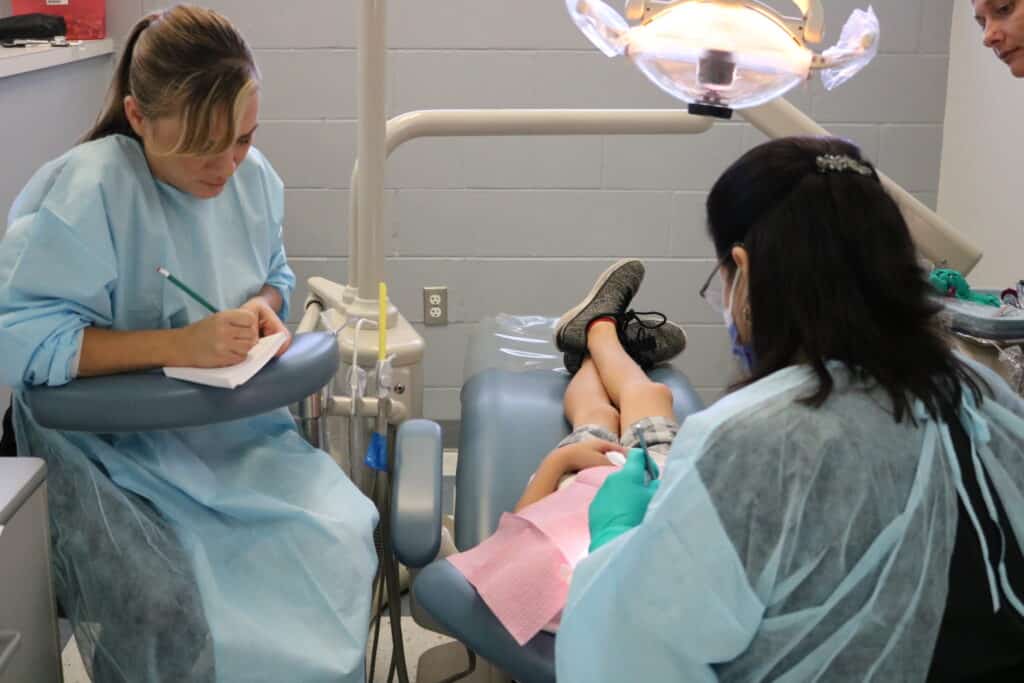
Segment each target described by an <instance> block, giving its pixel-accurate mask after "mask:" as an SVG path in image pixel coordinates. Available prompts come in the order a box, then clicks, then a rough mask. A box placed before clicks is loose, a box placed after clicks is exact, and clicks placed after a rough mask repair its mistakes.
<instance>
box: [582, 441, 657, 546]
mask: <svg viewBox="0 0 1024 683" xmlns="http://www.w3.org/2000/svg"><path fill="white" fill-rule="evenodd" d="M645 463H646V464H647V465H648V466H649V467H650V468H651V472H652V473H653V474H654V477H655V478H654V480H653V481H648V480H647V479H648V475H647V470H646V468H645ZM657 477H658V466H657V465H656V464H655V463H654V461H653V460H650V459H649V458H648V457H647V456H646V455H645V453H644V451H643V450H642V449H639V448H633V449H631V450H630V451H629V457H628V458H627V459H626V464H625V465H624V466H623V467H622V469H621V470H619V471H618V472H615V473H613V474H610V475H608V478H607V479H605V480H604V484H603V485H602V486H601V488H600V489H599V490H598V492H597V495H596V496H594V500H593V501H591V503H590V513H589V523H590V552H594V551H595V550H597V549H598V548H600V547H601V546H603V545H604V544H605V543H608V542H609V541H612V540H614V539H615V538H617V537H618V536H620V535H622V534H624V533H626V532H627V531H629V530H630V529H632V528H633V527H635V526H639V525H640V522H642V521H644V515H645V514H646V513H647V506H648V505H649V504H650V502H651V498H653V497H654V494H655V492H656V491H657V490H658V485H659V484H660V483H661V481H660V480H659V479H658V478H657Z"/></svg>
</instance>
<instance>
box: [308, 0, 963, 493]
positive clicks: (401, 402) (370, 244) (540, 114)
mask: <svg viewBox="0 0 1024 683" xmlns="http://www.w3.org/2000/svg"><path fill="white" fill-rule="evenodd" d="M569 2H570V3H573V2H575V0H569ZM794 2H795V4H796V5H797V6H798V7H799V9H800V11H801V13H802V16H801V17H800V18H798V19H786V18H779V19H778V20H777V21H776V23H780V22H781V23H783V24H785V25H786V26H787V27H789V30H790V32H791V33H794V34H799V35H800V36H801V40H802V39H807V40H809V41H811V42H817V41H818V40H820V38H821V34H822V28H823V25H824V19H823V16H822V7H821V3H820V1H819V0H794ZM686 3H701V4H704V5H720V6H723V7H730V8H732V9H735V8H736V7H738V6H742V7H750V6H751V5H758V6H760V3H756V2H753V0H661V1H652V0H629V2H627V3H626V19H629V20H631V21H634V22H640V23H641V24H642V23H643V22H645V21H648V20H650V19H651V18H652V17H655V16H656V15H657V14H658V13H660V12H665V11H667V10H668V9H672V8H675V7H676V6H678V5H681V4H686ZM587 4H588V0H579V2H578V3H577V6H579V7H583V6H584V5H587ZM601 4H603V3H601ZM385 5H386V0H360V2H359V31H360V32H359V124H358V131H359V132H358V152H357V156H358V162H357V164H356V168H355V169H354V170H353V173H352V183H351V195H350V196H351V199H350V214H349V216H350V223H349V226H350V227H349V229H350V231H349V252H348V253H349V262H348V282H347V283H346V284H344V285H342V284H339V283H335V282H332V281H330V280H327V279H325V278H321V277H314V278H311V279H310V280H309V288H310V292H311V294H310V297H309V300H308V301H307V302H306V313H305V315H304V316H303V318H302V321H301V322H300V324H299V328H298V331H299V332H305V331H310V330H313V329H315V328H317V327H318V325H321V321H323V323H322V324H323V325H324V326H327V327H329V328H331V329H335V330H337V331H338V335H337V336H338V343H339V345H340V346H341V352H342V358H343V359H350V358H352V357H353V352H354V351H355V352H357V353H356V355H358V357H359V358H360V359H362V360H360V361H359V364H360V365H361V366H362V367H363V368H364V369H365V370H367V371H368V372H369V371H372V369H373V367H374V365H375V361H376V358H377V344H378V341H377V340H378V335H377V332H376V327H377V324H378V323H379V322H380V321H378V317H379V312H378V310H379V302H378V299H377V291H378V283H379V282H380V281H382V280H384V279H385V278H384V264H385V259H384V253H385V252H384V243H385V241H386V240H387V239H388V235H387V234H386V233H385V229H384V225H383V221H382V215H383V206H384V197H385V194H384V171H385V164H386V161H387V158H388V156H389V155H390V154H391V153H392V152H393V151H394V150H395V149H397V148H398V147H399V146H400V145H402V144H404V143H405V142H408V141H410V140H414V139H417V138H423V137H465V136H513V135H515V136H539V135H652V134H679V135H683V134H698V133H702V132H705V131H707V130H708V129H710V128H711V127H712V126H713V125H714V123H715V119H714V118H708V117H704V116H695V115H692V114H689V113H687V112H686V111H683V110H668V109H665V110H662V109H659V110H631V109H616V110H577V109H477V110H428V111H414V112H407V113H404V114H401V115H399V116H396V117H395V118H393V119H391V120H387V117H386V108H385V89H384V88H383V87H382V84H384V83H387V82H388V80H387V73H386V58H387V53H386V35H385V34H386V31H385V28H386V9H385ZM571 9H572V6H571V5H570V10H571ZM755 9H756V8H755ZM759 11H760V10H759ZM765 11H766V12H772V13H774V10H770V8H766V9H765ZM616 16H618V15H616ZM620 18H621V17H620ZM621 25H622V26H626V25H627V24H626V20H625V19H622V24H621ZM588 37H589V35H588ZM606 54H608V52H607V51H606ZM620 54H621V52H620ZM826 54H827V53H826ZM816 58H817V56H816ZM737 68H738V67H737ZM816 68H819V69H824V68H827V64H824V63H823V62H820V61H819V62H817V63H816ZM648 75H649V74H648ZM677 96H678V95H677ZM734 108H736V109H737V111H738V112H739V114H740V115H741V116H743V118H745V119H746V120H747V121H749V122H750V123H751V124H752V125H753V126H754V127H756V128H757V129H758V130H760V131H761V132H762V133H764V134H765V135H767V136H768V137H769V138H779V137H785V136H792V135H810V136H821V135H828V131H827V130H825V129H824V128H822V127H821V126H819V125H818V124H817V123H815V122H814V121H813V120H812V119H810V118H809V117H808V116H806V115H805V114H804V113H802V112H801V111H800V110H798V109H797V108H796V107H794V106H793V105H792V104H790V103H789V102H788V101H786V100H784V99H781V98H776V99H772V100H770V101H767V102H765V103H762V104H759V105H758V106H754V107H751V108H741V107H734ZM880 175H881V174H880ZM881 177H882V182H883V184H884V185H885V187H886V189H887V190H888V191H889V193H890V194H891V195H892V196H893V197H894V198H895V199H896V201H897V203H898V204H899V205H900V207H901V209H902V211H903V213H904V215H905V217H906V219H907V222H908V224H909V227H910V231H911V234H912V236H913V238H914V240H915V242H916V244H917V245H918V247H919V249H920V251H921V253H922V255H923V256H924V257H925V258H927V259H928V260H929V261H931V262H933V263H936V264H942V265H945V266H947V267H950V268H955V269H957V270H960V271H962V272H964V273H965V274H966V273H968V272H970V271H971V269H973V268H974V266H975V265H976V264H977V263H978V261H979V260H980V259H981V252H980V250H979V249H978V248H977V247H976V246H975V245H974V244H972V243H971V242H970V241H969V240H967V239H966V238H965V237H963V236H962V235H960V234H959V233H957V232H956V231H955V230H954V229H953V228H952V227H951V226H950V225H949V224H948V223H946V222H945V221H944V220H943V219H942V218H941V217H939V216H938V215H937V214H936V213H935V212H934V211H932V210H931V209H929V208H927V207H926V206H925V205H924V204H922V203H921V202H920V201H918V200H917V199H916V198H914V197H913V196H912V195H910V194H909V193H908V192H907V191H906V190H904V189H903V188H902V187H900V186H899V185H897V184H896V183H894V182H893V181H892V180H890V179H889V178H888V177H886V176H884V175H882V176H881ZM357 320H368V321H371V322H372V323H374V324H371V325H368V326H366V329H365V331H363V332H360V333H357V332H356V328H355V323H356V321H357ZM384 322H385V324H386V325H387V328H388V349H387V353H388V355H389V356H392V357H393V366H394V376H393V380H392V386H391V398H390V399H389V400H390V405H391V410H390V411H389V420H390V422H391V424H392V425H396V424H398V423H400V422H401V421H403V420H405V419H408V418H410V417H418V416H421V415H422V414H423V406H422V402H423V369H422V358H423V353H424V340H423V338H422V337H421V336H420V335H419V334H418V333H417V332H416V330H415V329H414V328H413V327H412V325H411V324H410V323H409V322H408V321H407V320H406V319H405V318H404V317H403V316H402V315H401V313H400V312H399V311H398V310H397V309H396V308H395V307H394V306H393V305H390V304H389V306H388V309H387V320H386V321H384ZM346 362H347V361H346ZM346 371H347V366H345V365H344V364H343V367H342V370H341V371H340V372H339V375H338V379H339V380H340V381H339V382H338V385H339V386H347V385H346V383H345V382H344V378H345V373H346ZM375 381H376V380H375V378H371V380H370V382H371V384H372V383H373V382H375ZM366 393H367V395H369V396H376V395H377V394H376V392H375V391H374V390H373V389H372V388H369V387H368V388H367V392H366ZM377 407H378V406H377V399H375V398H365V397H363V396H344V395H334V394H333V388H332V387H331V386H328V387H326V388H325V389H324V391H323V392H321V393H320V394H318V395H315V396H312V397H310V398H308V399H307V400H306V401H304V403H303V404H302V406H300V417H301V420H302V423H303V426H304V430H305V432H306V435H307V437H309V438H310V439H311V440H313V442H314V443H316V444H318V445H321V446H322V447H323V448H325V450H327V451H328V452H330V453H331V455H332V457H334V458H335V459H336V460H337V461H338V462H339V463H344V462H345V461H347V463H348V465H347V467H346V469H349V470H350V471H349V474H350V476H352V478H353V480H354V481H355V482H356V484H357V485H359V486H360V487H361V488H363V490H364V491H365V492H367V493H369V491H368V490H367V486H368V483H367V482H368V481H370V479H369V478H368V476H369V475H367V473H366V471H367V470H368V468H366V467H365V466H363V465H362V458H363V452H362V451H363V450H364V449H365V444H366V442H367V439H368V435H369V432H370V430H371V429H372V423H371V420H372V419H373V418H374V417H376V415H377V412H378V411H377ZM350 415H355V416H356V417H355V418H352V420H351V422H350V430H353V433H351V434H350V438H349V439H347V440H342V441H347V442H348V443H342V444H340V445H338V444H332V443H330V441H331V439H330V433H329V430H328V429H327V426H326V422H325V419H324V418H327V417H328V416H333V417H349V416H350ZM356 430H358V433H355V432H356ZM332 446H333V447H332ZM346 450H347V451H350V452H348V453H345V451H346ZM343 466H345V465H344V464H343ZM360 468H362V471H358V470H360Z"/></svg>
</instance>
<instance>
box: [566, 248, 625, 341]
mask: <svg viewBox="0 0 1024 683" xmlns="http://www.w3.org/2000/svg"><path fill="white" fill-rule="evenodd" d="M643 280H644V264H643V262H641V261H639V260H637V259H623V260H621V261H619V262H617V263H613V264H612V265H611V266H610V267H609V268H608V269H607V270H605V271H604V272H603V273H601V276H600V277H598V278H597V282H595V283H594V286H593V287H592V288H591V289H590V293H589V294H587V296H586V297H585V298H584V299H583V301H581V302H580V303H578V304H577V305H576V306H574V307H573V308H572V309H570V310H569V311H568V312H566V314H565V315H563V316H562V317H561V318H559V319H558V324H557V325H555V346H557V347H558V350H559V351H563V352H574V353H584V352H586V350H587V326H588V325H589V324H590V323H591V322H592V321H593V320H595V319H597V318H602V317H605V316H610V317H615V316H618V315H620V314H622V313H625V312H626V308H627V307H628V306H629V303H630V302H631V301H632V300H633V297H634V296H636V292H637V290H638V289H640V283H641V282H643Z"/></svg>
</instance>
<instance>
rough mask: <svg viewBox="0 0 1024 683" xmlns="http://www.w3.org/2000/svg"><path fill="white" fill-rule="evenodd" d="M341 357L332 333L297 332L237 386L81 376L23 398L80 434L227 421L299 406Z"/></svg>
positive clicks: (43, 418) (50, 423)
mask: <svg viewBox="0 0 1024 683" xmlns="http://www.w3.org/2000/svg"><path fill="white" fill-rule="evenodd" d="M340 361H341V356H340V354H339V352H338V344H337V343H336V342H335V340H334V336H333V335H331V334H330V333H327V332H310V333H307V334H299V335H296V336H295V338H294V339H293V340H292V345H291V347H290V348H289V349H288V351H286V352H285V354H284V355H283V356H281V357H280V358H278V359H276V360H273V361H271V362H270V363H269V364H268V365H267V366H266V367H265V368H263V370H261V371H260V372H259V373H257V374H256V375H255V376H254V377H253V378H252V379H251V380H249V381H248V382H246V383H245V384H244V385H243V386H241V387H239V388H237V389H230V390H228V389H218V388H215V387H208V386H203V385H200V384H192V383H190V382H182V381H179V380H175V379H170V378H168V377H165V376H164V374H163V373H162V372H138V373H128V374H123V375H109V376H106V377H89V378H86V379H76V380H74V381H72V382H70V383H68V384H66V385H64V386H60V387H34V388H32V389H29V390H28V391H27V392H26V394H25V396H26V400H27V402H28V405H29V408H30V409H31V411H32V415H33V416H34V417H35V419H36V421H37V422H38V423H39V424H40V425H42V426H43V427H48V428H50V429H60V430H64V431H75V432H96V433H102V434H106V433H112V432H144V431H151V430H158V429H182V428H185V427H198V426H200V425H207V424H215V423H217V422H229V421H231V420H239V419H242V418H245V417H251V416H253V415H259V414H261V413H266V412H268V411H271V410H274V409H276V408H281V407H283V406H287V405H291V404H293V403H298V402H299V401H301V400H302V399H303V398H305V397H307V396H309V395H311V394H315V393H317V392H318V391H319V390H320V389H321V388H322V387H324V386H325V385H326V384H327V383H328V382H330V381H331V379H332V378H333V377H334V373H335V372H337V370H338V365H339V363H340Z"/></svg>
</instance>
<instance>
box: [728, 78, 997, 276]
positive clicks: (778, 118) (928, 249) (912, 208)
mask: <svg viewBox="0 0 1024 683" xmlns="http://www.w3.org/2000/svg"><path fill="white" fill-rule="evenodd" d="M740 114H741V115H742V116H743V118H745V119H746V120H747V121H749V122H750V123H751V124H752V125H753V126H754V127H755V128H757V129H758V130H760V131H761V132H762V133H764V134H765V135H767V136H768V137H770V138H781V137H787V136H791V135H828V134H829V133H828V131H827V130H825V129H824V128H822V127H821V126H819V125H818V124H817V123H815V122H814V120H813V119H811V118H810V117H809V116H807V115H806V114H804V113H803V112H802V111H800V110H799V109H797V108H796V107H795V106H793V105H792V104H790V103H789V102H788V101H786V100H785V99H782V98H779V99H777V100H773V101H771V102H769V103H767V104H763V105H761V106H760V107H755V108H753V109H744V110H742V111H740ZM878 175H879V177H880V178H881V179H882V185H884V186H885V189H886V190H887V191H888V192H889V194H890V195H891V196H892V198H893V199H895V200H896V203H897V204H898V205H899V207H900V209H901V210H902V211H903V217H904V219H905V220H906V221H907V225H908V226H909V228H910V234H911V236H912V237H913V238H914V242H915V243H916V244H917V247H918V249H920V251H921V254H922V255H923V256H924V257H925V258H927V259H928V260H929V261H931V262H932V263H935V264H937V265H942V266H945V267H948V268H954V269H956V270H959V271H960V272H962V273H964V274H965V275H966V274H967V273H970V272H971V270H973V269H974V267H975V266H976V265H977V264H978V261H980V260H981V257H982V252H981V249H979V248H978V247H977V245H975V244H974V243H972V242H971V241H970V240H968V239H967V238H966V237H964V236H963V235H961V234H960V233H958V232H957V231H956V230H954V229H953V227H952V226H951V225H950V224H949V223H947V222H946V221H945V220H943V219H942V217H941V216H939V215H938V214H937V213H935V212H934V211H932V210H931V209H929V208H928V207H927V206H925V205H924V204H922V203H921V202H920V200H918V199H917V198H916V197H914V196H913V195H911V194H910V193H909V192H907V191H906V190H904V189H903V188H902V187H900V186H899V185H897V184H896V183H895V182H894V181H893V180H892V179H891V178H889V177H888V176H886V175H885V174H883V173H881V172H879V174H878Z"/></svg>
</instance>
